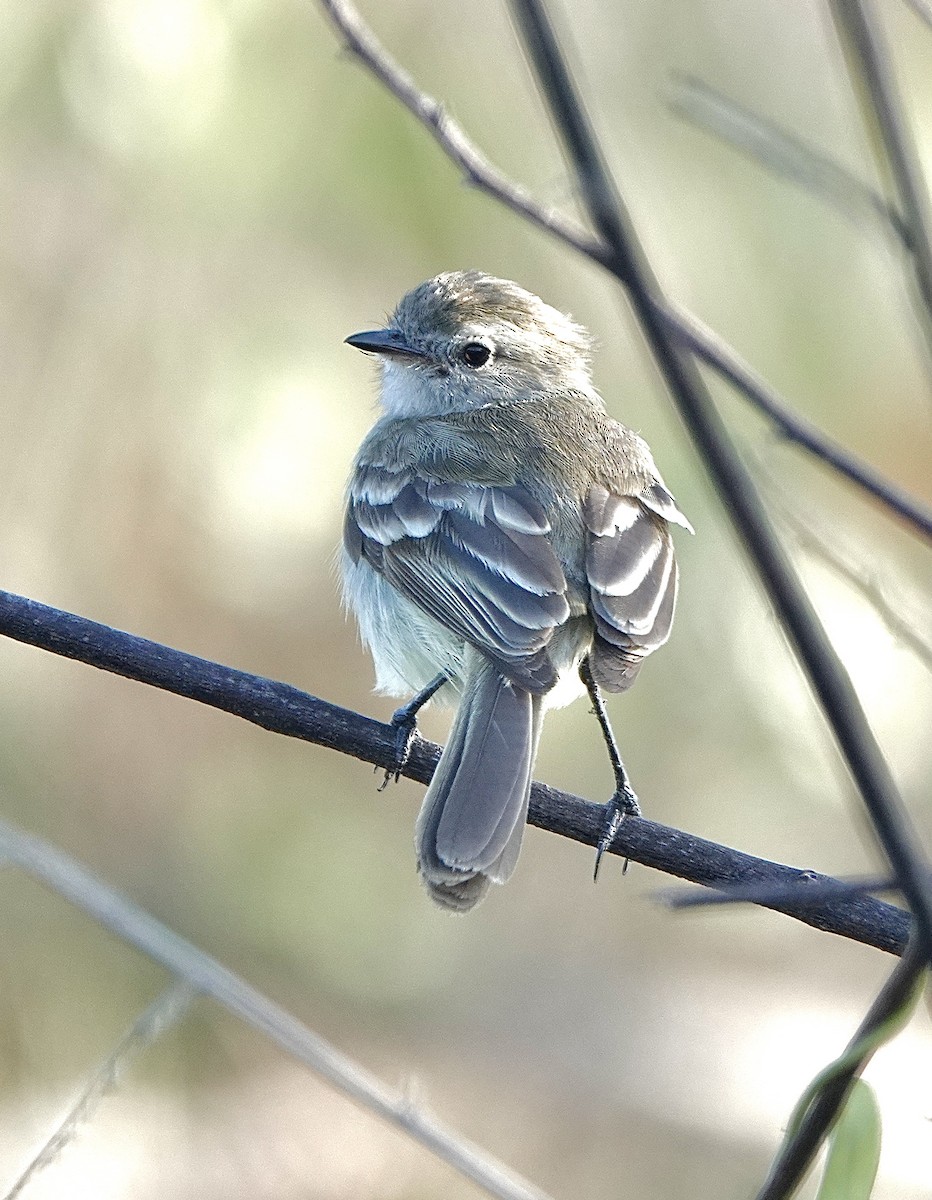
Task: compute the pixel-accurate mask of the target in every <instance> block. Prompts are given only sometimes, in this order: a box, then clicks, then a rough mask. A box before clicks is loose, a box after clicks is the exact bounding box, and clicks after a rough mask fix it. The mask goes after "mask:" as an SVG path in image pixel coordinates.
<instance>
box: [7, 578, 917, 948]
mask: <svg viewBox="0 0 932 1200" xmlns="http://www.w3.org/2000/svg"><path fill="white" fill-rule="evenodd" d="M0 634H2V635H5V636H7V637H11V638H14V639H16V640H17V641H20V642H25V643H27V644H28V645H31V646H38V647H40V648H41V649H44V650H49V651H51V652H52V653H53V654H60V655H63V656H64V657H66V658H72V659H75V660H77V661H78V662H83V663H86V664H87V665H88V666H93V667H98V668H100V669H101V670H104V671H111V672H113V673H115V674H117V675H122V676H124V677H125V678H127V679H135V680H137V681H138V682H140V683H146V684H150V685H151V686H153V687H158V688H162V689H164V690H165V691H168V692H173V693H174V694H175V695H178V696H185V697H187V698H188V699H191V700H197V701H199V702H200V703H201V704H207V705H209V706H210V707H212V708H218V709H221V710H222V711H224V712H228V713H232V714H233V715H234V716H237V717H242V718H243V720H246V721H250V722H252V723H253V724H255V725H259V726H261V727H262V728H263V729H268V730H271V731H272V732H273V733H281V734H284V735H285V736H287V737H296V738H301V739H303V740H304V741H308V742H314V743H315V744H317V745H320V746H326V747H328V748H329V749H331V750H338V751H340V752H341V753H343V754H350V755H352V756H354V757H355V758H360V759H362V760H363V761H365V762H371V763H374V764H375V765H376V766H378V767H384V768H386V769H388V768H394V766H395V736H396V734H395V730H394V728H393V727H392V726H391V725H383V724H381V723H380V722H378V721H373V720H371V719H370V718H369V717H364V716H361V715H360V714H358V713H354V712H350V711H349V710H348V709H345V708H339V707H337V706H336V705H335V704H328V703H327V701H325V700H320V699H318V698H317V697H316V696H310V695H308V693H307V692H302V691H300V690H299V689H298V688H296V687H292V686H290V685H289V684H286V683H280V682H278V681H276V680H272V679H264V678H262V677H261V676H258V675H249V674H247V673H246V672H245V671H237V670H235V669H234V668H232V667H225V666H222V665H221V664H220V663H215V662H210V661H208V660H207V659H203V658H197V657H195V655H193V654H185V653H183V652H182V651H180V650H173V649H172V648H171V647H170V646H163V645H161V644H160V643H158V642H150V641H148V640H146V639H145V638H140V637H136V636H135V635H133V634H129V633H123V632H121V631H120V630H117V629H111V628H110V627H109V626H107V625H99V624H97V623H96V622H94V621H88V620H87V619H86V618H84V617H78V616H75V615H74V614H73V613H67V612H62V611H61V610H60V609H56V608H49V607H47V606H46V605H44V604H39V603H38V602H37V601H35V600H28V599H26V598H25V597H23V596H16V595H13V594H12V593H10V592H0ZM439 756H440V747H439V746H435V745H433V744H432V743H430V742H427V741H424V740H423V739H421V738H418V739H417V740H416V741H415V743H414V746H413V748H412V752H411V755H410V757H409V759H408V761H407V763H406V764H405V767H404V769H403V773H404V774H405V775H406V776H408V777H409V778H411V779H416V780H418V781H419V782H421V783H427V782H428V781H429V780H430V777H431V776H432V775H433V772H434V767H435V766H436V764H437V759H438V758H439ZM528 819H529V821H530V822H531V824H532V825H537V826H538V827H539V828H541V829H546V830H548V831H549V832H551V833H556V834H559V835H560V836H561V837H567V838H572V839H573V840H574V841H577V842H581V843H582V844H583V845H586V846H593V847H594V846H597V845H598V844H599V840H600V838H601V836H602V833H603V831H604V824H605V809H604V807H603V806H602V805H600V804H592V803H590V802H589V801H586V800H583V799H581V798H580V797H579V796H573V795H571V794H570V793H569V792H562V791H558V790H557V789H556V788H551V787H547V786H546V785H544V784H540V783H535V784H534V788H533V791H532V793H531V807H530V814H529V817H528ZM611 853H612V854H617V855H619V856H620V857H622V858H627V859H630V860H631V861H632V862H638V863H642V864H643V865H644V866H648V867H653V868H654V869H655V870H658V871H664V872H666V873H667V874H670V875H675V876H677V877H678V878H680V879H687V880H689V881H690V882H692V883H699V884H702V885H704V886H707V887H716V886H718V887H723V886H729V885H733V884H736V883H746V884H754V883H759V884H764V883H767V884H773V885H775V886H776V885H780V886H781V887H783V888H791V886H792V885H794V884H795V885H797V890H796V891H795V893H788V892H787V891H781V892H780V895H779V898H778V900H777V902H775V903H772V904H766V905H765V907H768V908H773V909H774V911H776V912H781V913H784V914H786V915H787V916H791V917H794V918H795V919H796V920H798V921H802V922H804V923H805V924H807V925H810V926H812V927H813V928H815V929H820V930H824V931H826V932H830V933H836V934H839V935H841V936H842V937H848V938H852V939H853V940H855V941H858V942H863V943H865V944H866V945H869V946H874V947H876V948H877V949H879V950H885V951H888V952H889V953H892V954H900V953H902V950H903V947H904V946H905V945H906V939H907V935H908V930H909V917H908V914H907V913H906V912H904V911H903V910H902V909H900V908H896V907H894V906H893V905H891V904H885V903H883V902H882V901H880V900H876V899H875V898H874V897H872V896H856V897H848V896H845V897H843V898H842V899H839V898H838V897H837V896H836V897H829V898H828V899H825V898H824V897H823V898H821V899H820V900H818V901H817V902H813V901H812V900H811V898H810V897H809V896H808V895H807V894H806V892H807V886H808V885H811V884H813V883H814V882H825V880H826V878H827V877H826V876H823V875H818V874H816V873H815V872H812V871H801V870H798V869H797V868H795V867H788V866H783V865H782V864H780V863H774V862H769V861H767V860H766V859H762V858H755V857H754V856H753V855H750V854H742V853H741V851H739V850H732V849H730V848H729V847H727V846H721V845H718V844H717V843H715V842H709V841H705V840H704V839H703V838H698V837H694V836H693V835H692V834H688V833H684V832H682V831H681V830H678V829H670V828H668V827H667V826H665V825H659V824H657V823H655V822H654V821H647V820H645V819H644V818H637V819H629V820H626V821H624V822H622V825H621V827H620V829H619V831H618V834H617V835H616V837H615V840H614V841H613V843H612V846H611Z"/></svg>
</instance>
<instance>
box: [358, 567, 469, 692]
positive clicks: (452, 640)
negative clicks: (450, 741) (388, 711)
mask: <svg viewBox="0 0 932 1200" xmlns="http://www.w3.org/2000/svg"><path fill="white" fill-rule="evenodd" d="M343 596H344V599H345V601H346V604H347V606H348V607H349V608H350V609H352V611H353V613H354V614H355V616H356V621H357V623H358V625H359V633H360V636H361V637H362V640H363V642H364V643H365V645H366V646H367V647H368V649H369V652H370V653H371V655H372V659H373V662H374V663H375V675H376V690H377V691H379V692H381V693H382V694H383V695H387V696H410V695H411V694H412V693H413V692H417V691H420V689H421V688H423V687H426V685H427V684H428V683H430V681H431V680H432V679H434V678H435V677H436V676H437V675H439V674H441V673H442V674H444V675H446V676H447V677H448V678H449V679H451V680H452V681H453V682H454V684H456V683H459V682H461V681H462V679H463V676H464V673H465V662H464V659H465V644H464V642H463V640H462V638H458V637H456V635H455V634H453V633H451V632H450V631H449V630H448V629H445V628H444V627H443V626H442V625H440V624H438V622H436V621H435V620H434V619H433V617H429V616H428V615H427V613H425V612H422V611H421V609H419V608H418V607H417V605H415V604H413V603H412V602H411V601H410V600H408V599H406V598H405V597H404V596H402V595H401V593H400V592H397V591H396V590H395V588H393V587H392V585H391V584H390V583H386V581H385V579H383V577H382V576H381V575H379V574H378V572H377V571H374V570H373V569H372V567H370V566H369V564H368V563H367V562H366V561H365V560H364V559H360V561H359V562H355V563H354V562H353V561H352V559H350V557H349V556H348V555H347V554H344V555H343ZM448 695H449V689H448V688H444V689H442V691H441V692H440V693H439V695H438V697H437V701H438V703H442V702H443V699H444V698H447V697H448ZM449 699H451V700H452V699H453V697H452V696H449Z"/></svg>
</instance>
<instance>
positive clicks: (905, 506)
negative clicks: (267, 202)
mask: <svg viewBox="0 0 932 1200" xmlns="http://www.w3.org/2000/svg"><path fill="white" fill-rule="evenodd" d="M321 4H322V6H323V8H324V10H325V11H326V12H327V14H328V15H329V17H330V19H331V20H332V21H333V23H334V25H335V26H336V28H337V29H338V30H339V31H340V33H341V34H342V36H343V37H344V39H345V40H346V44H347V46H348V47H349V49H350V50H351V51H352V53H353V54H355V55H356V57H357V58H358V59H359V61H360V62H361V63H362V64H363V66H365V67H366V68H367V70H369V71H371V72H372V73H373V74H374V75H375V76H376V78H377V79H379V80H380V81H381V82H382V83H383V84H384V85H385V87H386V88H387V89H388V90H389V91H390V92H391V93H392V95H393V96H395V97H396V98H397V99H398V100H399V101H400V102H401V103H402V104H403V105H404V106H405V108H407V109H408V111H409V112H411V113H412V114H413V115H414V116H415V117H416V118H417V119H418V120H419V121H420V122H421V123H422V124H423V125H424V126H425V128H426V129H427V130H428V131H429V132H430V134H431V135H432V136H433V138H434V140H435V141H436V142H437V144H438V146H439V147H440V148H441V150H442V151H443V152H444V153H445V154H446V155H447V157H448V158H450V159H451V161H452V162H454V163H455V164H456V165H457V166H458V167H459V168H460V170H461V171H462V172H463V174H464V176H465V178H466V180H467V181H468V182H469V183H470V184H472V185H473V186H474V187H476V188H478V189H479V190H480V191H483V192H485V193H486V195H489V196H492V197H493V198H494V199H496V200H498V201H499V202H501V203H502V204H504V205H505V206H506V207H507V208H510V209H511V210H512V212H515V213H517V214H518V215H519V216H521V217H523V218H524V219H525V220H527V221H529V222H530V223H531V224H532V225H534V226H535V227H536V228H538V229H541V230H543V231H544V232H546V233H549V234H551V235H552V236H554V237H556V238H558V239H559V240H560V241H562V242H564V243H565V244H566V245H567V246H570V247H571V248H572V249H573V250H576V251H577V252H578V253H580V254H583V255H585V256H586V257H587V258H590V259H592V261H593V262H597V263H599V265H600V266H603V267H606V268H607V269H610V266H611V262H612V258H613V256H612V251H611V249H610V247H609V246H608V245H607V244H606V243H605V242H604V241H603V240H602V239H600V238H594V237H592V235H591V234H589V233H587V232H586V231H585V230H583V229H582V228H581V227H580V226H578V225H576V224H575V223H573V222H572V221H568V220H567V219H566V218H565V217H563V216H562V215H561V214H560V213H558V212H556V211H555V210H554V209H552V208H546V207H544V206H543V205H541V204H539V203H537V202H536V201H535V200H533V199H532V197H531V196H530V195H529V194H528V192H527V191H526V190H525V189H524V188H522V187H519V186H518V184H516V183H514V182H513V181H512V180H510V179H509V178H508V177H507V176H505V175H504V174H503V173H502V172H501V171H499V170H498V169H497V168H496V167H493V166H492V165H491V163H489V161H488V159H487V158H486V157H485V156H484V155H483V154H482V153H481V152H480V151H479V150H478V148H477V147H476V145H475V144H474V143H473V142H472V141H471V139H470V138H469V137H468V136H467V135H466V133H465V131H464V130H463V129H462V127H461V126H460V125H458V124H457V122H456V121H454V120H453V118H452V117H450V115H449V114H448V113H447V112H446V111H445V110H444V109H443V106H442V105H441V104H440V103H439V101H437V100H436V99H434V97H432V96H429V95H428V94H427V93H426V92H424V91H422V90H421V89H420V88H418V87H417V86H416V85H415V84H414V83H413V81H412V79H411V76H410V75H409V74H408V73H407V72H406V71H405V70H403V69H402V68H401V67H400V66H399V65H398V63H397V62H395V60H394V59H393V58H392V57H391V55H390V54H389V53H388V52H387V51H386V50H385V48H384V46H382V45H381V44H380V43H379V42H378V40H377V39H376V37H375V36H374V34H373V33H372V31H371V30H370V29H369V28H368V27H367V26H366V25H365V23H364V22H363V20H362V18H361V17H360V16H359V13H358V12H357V11H356V9H355V7H354V6H353V5H352V4H351V3H349V0H321ZM651 303H653V304H654V306H655V312H656V314H657V316H658V318H659V319H660V320H661V321H662V322H663V323H664V324H665V325H666V326H667V328H668V331H669V333H670V335H671V336H672V337H675V338H676V339H677V340H678V341H680V342H682V343H683V345H685V346H688V347H689V349H690V350H692V352H693V353H694V354H696V355H698V356H699V357H700V358H701V359H702V360H703V361H704V362H705V363H707V364H708V366H710V367H711V368H712V369H713V370H715V371H716V372H718V374H719V375H721V376H722V378H723V379H727V380H728V381H729V382H730V383H731V384H732V385H733V386H734V387H735V388H737V389H738V391H740V392H741V393H742V394H743V395H744V396H745V397H746V398H747V399H748V400H750V401H751V402H752V403H753V404H754V405H755V407H757V408H758V409H760V410H761V411H762V412H763V413H765V414H766V415H767V416H768V417H769V418H770V420H772V421H773V422H774V424H775V425H777V427H778V428H779V429H780V431H781V433H782V434H783V436H784V437H786V438H787V439H789V440H790V441H792V442H795V443H796V444H797V445H799V446H801V447H802V448H803V449H805V450H808V451H809V453H811V454H813V455H815V456H816V457H817V458H820V459H822V460H823V461H824V462H825V463H827V464H828V465H829V466H830V467H832V468H833V469H834V470H835V471H837V472H838V473H839V474H841V475H843V476H845V477H846V478H847V479H848V480H849V481H850V482H852V483H854V484H856V485H857V486H858V487H859V488H861V489H862V490H863V491H865V492H867V493H868V494H869V495H871V496H873V497H874V498H875V499H876V500H879V501H880V502H881V503H882V504H883V505H884V506H885V507H886V508H888V509H889V510H890V511H891V512H893V513H895V514H896V515H897V516H899V517H900V518H902V519H903V520H905V521H907V522H908V523H909V524H910V525H911V526H912V527H913V528H914V529H915V530H916V531H918V532H920V533H922V534H923V535H924V536H925V537H927V538H932V511H930V510H929V508H928V507H927V506H926V505H924V504H923V503H922V502H921V501H919V500H917V499H915V497H913V496H910V495H909V494H908V493H907V492H905V491H904V490H903V489H902V488H900V487H897V486H896V484H894V483H892V482H891V481H890V480H889V479H887V478H886V477H885V476H883V475H882V474H881V473H880V472H879V471H877V470H876V469H875V468H873V467H871V466H869V465H868V464H867V463H865V462H863V460H861V459H859V458H858V457H857V455H855V454H852V453H851V452H850V451H848V450H846V449H845V448H844V447H843V446H840V445H839V444H838V443H837V442H835V441H834V440H833V439H832V438H830V437H829V436H828V435H827V434H825V433H824V432H822V430H820V429H818V428H817V427H816V426H815V425H813V424H812V422H811V421H807V420H806V419H805V418H803V417H800V416H799V415H798V414H796V413H795V412H794V411H793V410H792V408H791V407H790V405H789V404H788V403H787V401H786V400H784V399H783V397H782V396H780V395H779V394H778V393H777V392H776V391H775V390H774V389H773V388H772V387H770V385H769V384H767V383H765V382H764V380H762V379H761V377H760V376H759V375H758V374H757V373H756V372H755V371H754V370H753V368H752V367H750V366H749V365H748V364H747V363H746V362H744V360H743V359H742V358H741V356H740V355H739V354H738V353H737V351H736V350H734V349H733V348H732V347H731V346H729V345H728V343H727V342H725V341H724V340H723V339H722V338H721V337H719V336H718V334H716V333H714V332H713V331H712V330H711V329H709V328H708V327H707V326H706V325H704V324H703V323H702V322H701V321H699V320H698V318H696V317H695V316H693V315H692V314H691V313H689V312H687V311H686V310H685V309H683V308H681V307H680V306H679V305H677V304H676V303H674V302H673V301H671V300H668V299H666V298H663V299H660V298H657V297H652V298H651Z"/></svg>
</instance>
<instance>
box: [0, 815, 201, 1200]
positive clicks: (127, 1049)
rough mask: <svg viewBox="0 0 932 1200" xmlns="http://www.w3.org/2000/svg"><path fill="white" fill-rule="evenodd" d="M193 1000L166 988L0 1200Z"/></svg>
mask: <svg viewBox="0 0 932 1200" xmlns="http://www.w3.org/2000/svg"><path fill="white" fill-rule="evenodd" d="M4 849H5V847H4V845H3V835H2V830H0V853H2V852H3V850H4ZM193 998H194V992H193V990H192V989H191V987H190V986H189V985H188V984H187V983H184V982H175V983H173V984H172V985H171V986H170V987H168V988H166V989H165V991H164V992H162V994H161V995H160V996H158V997H157V998H156V999H155V1000H154V1001H153V1002H152V1004H150V1005H149V1007H148V1008H147V1009H146V1010H145V1012H143V1013H142V1014H140V1016H139V1017H138V1018H137V1019H136V1020H135V1021H134V1022H133V1024H132V1026H131V1027H130V1028H129V1029H128V1030H127V1032H126V1033H125V1034H124V1035H123V1037H122V1038H121V1039H120V1041H119V1042H118V1043H117V1045H116V1046H115V1047H114V1049H113V1050H112V1051H111V1053H110V1054H108V1055H107V1057H106V1058H105V1059H104V1061H103V1062H102V1063H101V1065H100V1066H99V1067H98V1068H97V1070H96V1071H95V1072H94V1074H93V1075H92V1076H91V1078H90V1080H89V1081H88V1082H87V1084H86V1085H85V1087H84V1089H83V1090H82V1092H81V1095H80V1096H79V1097H78V1099H77V1100H76V1101H75V1103H74V1104H73V1105H72V1107H71V1108H70V1110H69V1111H68V1114H67V1116H66V1117H65V1119H64V1120H63V1121H62V1122H61V1124H60V1125H59V1126H58V1128H57V1129H56V1130H55V1132H54V1133H53V1134H52V1136H51V1137H50V1138H49V1140H48V1141H47V1142H46V1143H45V1145H44V1146H43V1147H42V1149H41V1150H40V1151H39V1153H38V1154H37V1155H36V1156H35V1158H33V1160H32V1162H31V1163H30V1164H29V1166H28V1167H27V1168H26V1169H25V1171H23V1173H22V1174H21V1175H20V1177H19V1178H18V1179H17V1180H16V1182H15V1183H14V1184H13V1186H12V1187H11V1188H10V1189H9V1191H7V1192H6V1193H5V1194H4V1197H3V1200H16V1197H17V1196H19V1195H20V1194H21V1192H22V1191H23V1189H24V1188H26V1187H27V1186H28V1185H29V1184H30V1183H31V1182H32V1181H33V1179H35V1177H36V1175H38V1173H39V1172H40V1171H41V1170H43V1169H44V1168H45V1167H47V1166H49V1165H50V1164H51V1163H53V1162H54V1161H55V1159H56V1158H57V1157H58V1156H59V1154H61V1152H62V1150H64V1148H65V1147H66V1146H67V1145H68V1143H69V1142H70V1141H71V1140H72V1139H73V1138H74V1136H75V1135H76V1134H77V1133H78V1131H79V1129H80V1127H81V1126H82V1125H84V1124H85V1123H86V1122H87V1121H89V1120H90V1119H91V1117H93V1115H94V1113H95V1112H96V1110H97V1107H98V1105H99V1104H100V1102H101V1100H103V1098H104V1096H106V1094H107V1093H108V1092H110V1091H112V1090H113V1088H114V1087H116V1085H117V1082H118V1081H119V1078H120V1076H121V1075H123V1074H124V1073H125V1072H126V1070H127V1069H128V1068H129V1066H130V1065H131V1064H132V1063H133V1062H134V1061H135V1059H136V1058H138V1057H139V1055H140V1054H141V1053H142V1052H143V1051H144V1050H146V1049H147V1048H148V1047H149V1046H151V1045H152V1044H153V1043H154V1042H156V1041H157V1040H158V1038H160V1037H161V1036H162V1034H163V1033H165V1032H166V1031H167V1030H168V1029H170V1028H171V1027H172V1026H173V1025H175V1024H177V1022H178V1021H179V1020H180V1019H181V1018H182V1016H184V1014H185V1013H186V1012H187V1010H188V1007H189V1005H190V1003H191V1001H192V999H193Z"/></svg>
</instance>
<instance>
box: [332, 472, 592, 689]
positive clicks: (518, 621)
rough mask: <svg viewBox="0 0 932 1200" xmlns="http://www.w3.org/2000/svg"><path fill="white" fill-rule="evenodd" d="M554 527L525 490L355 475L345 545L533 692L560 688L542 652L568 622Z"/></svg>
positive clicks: (399, 474)
mask: <svg viewBox="0 0 932 1200" xmlns="http://www.w3.org/2000/svg"><path fill="white" fill-rule="evenodd" d="M549 534H550V523H549V521H548V519H547V515H546V513H545V512H544V510H543V508H542V507H541V505H540V504H538V503H537V501H536V500H534V499H533V497H531V496H530V495H529V493H528V492H527V491H526V490H525V489H524V488H522V487H520V486H517V485H511V486H508V485H506V486H490V485H484V484H478V483H466V482H449V481H444V480H438V479H434V480H431V479H425V478H422V477H420V476H416V475H415V474H414V472H412V471H410V470H408V469H402V470H398V471H392V470H389V469H387V468H385V467H376V466H371V465H369V466H361V467H360V468H359V469H358V470H357V473H356V476H355V478H354V480H353V483H352V486H351V489H350V497H349V503H348V506H347V513H346V522H345V525H344V534H343V540H344V545H345V546H346V549H347V552H348V553H349V554H350V556H351V557H352V558H353V559H354V561H359V560H360V559H365V561H366V562H368V563H369V565H370V566H371V567H372V568H373V569H374V570H376V571H379V572H380V573H381V574H382V575H384V577H385V578H386V579H387V580H388V581H389V582H390V583H391V584H392V585H393V586H394V587H396V588H397V589H398V591H399V592H401V593H402V594H403V595H405V596H407V597H408V599H410V600H412V601H413V602H414V603H415V604H416V605H417V606H418V607H419V608H421V609H422V610H423V611H424V612H426V613H428V614H429V615H430V616H431V617H433V618H434V619H435V620H436V621H438V622H439V623H440V624H441V625H443V626H445V627H446V628H447V629H449V630H451V631H452V632H453V633H455V634H456V635H457V636H459V637H461V638H463V640H464V641H466V642H467V643H469V644H470V645H472V646H475V647H476V648H477V649H479V650H481V651H482V653H483V654H485V655H486V657H487V658H489V659H490V660H491V661H492V662H494V663H496V664H497V665H498V667H499V668H500V670H501V671H502V673H503V674H504V675H505V676H506V677H507V678H509V679H511V680H513V681H514V682H515V683H517V684H519V685H520V686H521V687H523V688H526V689H527V690H528V691H531V692H544V691H547V690H549V689H550V688H551V687H553V685H554V684H555V683H556V672H555V670H554V667H553V664H552V662H551V661H550V657H549V655H548V653H547V645H548V643H549V641H550V639H551V637H552V634H553V630H554V629H555V628H556V627H557V626H558V625H560V624H562V623H563V622H564V621H565V620H566V619H567V617H568V616H569V611H570V610H569V605H568V603H567V600H566V579H565V578H564V575H563V570H562V568H561V566H560V563H559V561H558V559H557V557H556V555H555V554H554V552H553V547H552V546H551V544H550V538H549Z"/></svg>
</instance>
